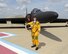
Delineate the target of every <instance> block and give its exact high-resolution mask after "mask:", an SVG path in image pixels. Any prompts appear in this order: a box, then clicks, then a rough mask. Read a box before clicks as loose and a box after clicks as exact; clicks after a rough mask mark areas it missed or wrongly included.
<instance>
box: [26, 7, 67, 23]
mask: <svg viewBox="0 0 68 54" xmlns="http://www.w3.org/2000/svg"><path fill="white" fill-rule="evenodd" d="M29 15H30V16H31V17H30V20H32V18H33V16H36V18H37V20H38V21H39V22H40V23H47V22H50V23H55V22H67V21H68V19H58V16H59V14H58V13H57V12H54V11H46V12H42V11H41V10H40V9H37V8H34V9H33V10H32V11H31V13H30V14H27V15H26V18H25V19H26V20H25V21H28V17H27V16H29Z"/></svg>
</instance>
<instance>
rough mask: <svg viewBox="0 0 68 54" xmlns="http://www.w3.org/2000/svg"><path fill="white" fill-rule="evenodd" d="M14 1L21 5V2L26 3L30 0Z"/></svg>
mask: <svg viewBox="0 0 68 54" xmlns="http://www.w3.org/2000/svg"><path fill="white" fill-rule="evenodd" d="M16 2H17V3H18V4H19V5H23V4H28V3H30V2H31V0H16Z"/></svg>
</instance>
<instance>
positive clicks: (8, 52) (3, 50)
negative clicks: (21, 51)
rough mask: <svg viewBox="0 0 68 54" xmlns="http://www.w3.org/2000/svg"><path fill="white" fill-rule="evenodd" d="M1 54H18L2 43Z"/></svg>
mask: <svg viewBox="0 0 68 54" xmlns="http://www.w3.org/2000/svg"><path fill="white" fill-rule="evenodd" d="M0 54H17V53H15V52H13V51H11V50H10V49H8V48H6V47H4V46H2V45H0Z"/></svg>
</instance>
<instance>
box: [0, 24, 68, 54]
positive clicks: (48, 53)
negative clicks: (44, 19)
mask: <svg viewBox="0 0 68 54" xmlns="http://www.w3.org/2000/svg"><path fill="white" fill-rule="evenodd" d="M65 25H66V23H45V24H41V26H43V27H42V28H41V32H40V35H39V42H40V44H39V47H40V48H39V49H38V50H37V51H36V50H35V48H31V46H32V42H31V40H32V39H31V32H30V31H29V30H27V29H25V28H9V27H17V26H18V27H19V26H23V25H22V24H21V25H19V24H10V23H8V24H0V27H1V28H0V32H9V33H13V34H16V36H11V37H8V38H3V39H4V40H6V41H9V42H11V43H13V44H16V45H18V46H21V47H23V48H26V49H29V50H31V51H33V52H36V53H37V54H68V27H66V26H65ZM2 27H4V28H2ZM5 27H7V28H5Z"/></svg>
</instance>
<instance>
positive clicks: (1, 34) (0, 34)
mask: <svg viewBox="0 0 68 54" xmlns="http://www.w3.org/2000/svg"><path fill="white" fill-rule="evenodd" d="M1 36H8V34H4V33H0V37H1Z"/></svg>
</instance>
